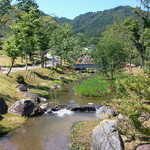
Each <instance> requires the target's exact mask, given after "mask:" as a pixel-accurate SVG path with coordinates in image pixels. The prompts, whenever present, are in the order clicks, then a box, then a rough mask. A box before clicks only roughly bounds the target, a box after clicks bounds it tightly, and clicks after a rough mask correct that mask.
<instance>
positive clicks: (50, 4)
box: [36, 0, 139, 19]
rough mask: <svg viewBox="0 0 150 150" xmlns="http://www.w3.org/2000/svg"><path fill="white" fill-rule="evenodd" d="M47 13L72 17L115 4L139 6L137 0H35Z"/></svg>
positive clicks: (112, 6) (114, 5)
mask: <svg viewBox="0 0 150 150" xmlns="http://www.w3.org/2000/svg"><path fill="white" fill-rule="evenodd" d="M36 2H37V3H38V4H39V8H40V9H41V10H43V11H44V12H45V13H47V14H54V15H56V16H58V17H66V18H68V19H73V18H75V17H76V16H78V15H80V14H84V13H86V12H89V11H90V12H96V11H103V10H106V9H110V8H114V7H117V6H120V5H122V6H126V5H129V6H133V7H136V6H139V2H138V0H36Z"/></svg>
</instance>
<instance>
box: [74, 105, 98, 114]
mask: <svg viewBox="0 0 150 150" xmlns="http://www.w3.org/2000/svg"><path fill="white" fill-rule="evenodd" d="M71 111H78V112H87V111H96V108H95V107H94V106H92V105H81V106H77V107H74V108H72V109H71Z"/></svg>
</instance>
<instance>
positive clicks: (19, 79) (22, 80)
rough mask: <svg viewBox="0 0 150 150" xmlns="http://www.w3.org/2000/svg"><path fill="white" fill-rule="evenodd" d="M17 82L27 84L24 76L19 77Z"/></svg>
mask: <svg viewBox="0 0 150 150" xmlns="http://www.w3.org/2000/svg"><path fill="white" fill-rule="evenodd" d="M16 81H17V82H18V83H25V79H24V76H22V75H18V76H17V77H16Z"/></svg>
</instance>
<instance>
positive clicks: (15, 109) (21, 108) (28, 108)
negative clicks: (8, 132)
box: [8, 99, 36, 116]
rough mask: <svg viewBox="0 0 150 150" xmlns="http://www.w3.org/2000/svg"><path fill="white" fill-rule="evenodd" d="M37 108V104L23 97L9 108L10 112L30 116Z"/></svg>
mask: <svg viewBox="0 0 150 150" xmlns="http://www.w3.org/2000/svg"><path fill="white" fill-rule="evenodd" d="M35 108H36V105H35V104H34V103H33V102H32V101H31V100H27V99H22V100H19V101H16V102H15V103H14V104H13V105H12V106H11V107H10V108H8V112H9V113H11V114H15V115H19V116H29V115H30V114H31V113H32V112H33V110H34V109H35Z"/></svg>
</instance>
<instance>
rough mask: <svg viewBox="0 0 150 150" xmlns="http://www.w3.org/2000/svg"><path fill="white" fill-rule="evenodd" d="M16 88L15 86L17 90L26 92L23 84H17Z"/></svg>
mask: <svg viewBox="0 0 150 150" xmlns="http://www.w3.org/2000/svg"><path fill="white" fill-rule="evenodd" d="M16 88H17V89H18V91H20V92H27V91H28V89H27V87H26V86H25V85H23V84H19V85H17V86H16Z"/></svg>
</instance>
